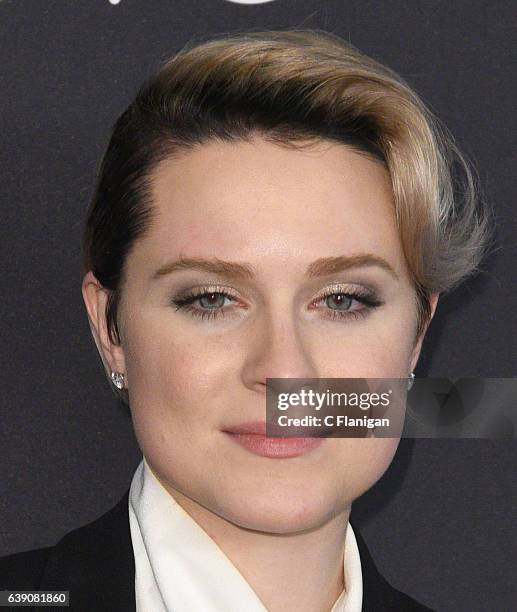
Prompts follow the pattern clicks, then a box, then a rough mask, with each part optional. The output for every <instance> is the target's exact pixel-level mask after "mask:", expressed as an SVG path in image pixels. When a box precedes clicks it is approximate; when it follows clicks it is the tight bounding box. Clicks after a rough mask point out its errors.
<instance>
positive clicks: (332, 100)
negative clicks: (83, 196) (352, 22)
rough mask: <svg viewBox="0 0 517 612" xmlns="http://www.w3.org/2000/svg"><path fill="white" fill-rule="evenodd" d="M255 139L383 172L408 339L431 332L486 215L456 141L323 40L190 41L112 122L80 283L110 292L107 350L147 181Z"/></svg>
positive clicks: (479, 253)
mask: <svg viewBox="0 0 517 612" xmlns="http://www.w3.org/2000/svg"><path fill="white" fill-rule="evenodd" d="M255 135H259V136H261V137H263V138H265V139H267V140H269V141H271V142H275V143H277V144H278V145H281V146H287V147H294V148H296V147H303V146H304V144H303V141H311V140H312V141H317V140H318V139H327V140H331V141H334V142H339V143H342V144H345V145H348V146H350V147H353V148H354V149H356V150H357V151H359V152H362V153H365V154H367V155H370V156H371V157H372V158H374V159H376V160H378V161H380V162H381V163H383V164H384V165H385V167H386V169H387V171H388V173H389V176H390V179H391V184H392V188H393V197H394V214H395V220H396V224H397V228H398V231H399V234H400V239H401V244H402V248H403V252H404V255H405V258H406V261H407V265H408V269H409V271H410V274H411V277H412V280H413V283H414V287H415V298H416V306H417V310H416V312H417V321H416V337H418V336H419V335H420V334H421V333H422V332H423V331H425V329H426V327H427V324H428V322H429V320H430V314H431V313H430V305H429V296H430V294H431V293H443V292H446V291H450V290H451V289H452V288H454V287H456V286H457V285H458V284H459V283H460V282H461V281H462V280H463V279H465V278H466V277H467V276H470V275H471V274H473V273H474V272H476V271H478V269H479V264H480V262H481V260H482V259H483V258H484V256H485V254H486V253H487V251H488V247H489V244H490V240H491V232H492V226H491V218H490V217H491V215H490V212H491V211H490V210H489V209H488V208H487V207H486V206H483V204H484V203H483V202H482V200H481V199H479V198H478V188H477V182H476V180H475V175H474V173H473V170H472V169H471V167H470V165H469V163H468V162H467V161H466V159H465V157H464V156H463V155H462V154H461V152H460V151H459V150H458V147H457V146H456V144H455V142H454V139H453V137H452V136H451V135H450V133H449V132H448V130H447V129H446V128H445V127H444V126H443V125H442V124H441V123H440V122H439V120H438V119H437V118H436V117H434V116H433V114H432V113H431V111H430V110H429V109H428V108H427V107H426V105H425V104H424V103H423V102H422V100H421V99H420V98H419V96H418V95H417V94H416V93H415V92H414V91H413V89H412V88H411V87H410V86H409V85H408V84H407V83H406V82H405V81H404V80H403V79H402V78H401V77H400V76H399V75H397V74H396V73H395V72H394V71H393V70H391V69H390V68H388V67H386V66H384V65H382V64H380V63H378V62H377V61H375V60H374V59H372V58H370V57H368V56H367V55H365V54H364V53H362V52H361V51H359V50H358V49H356V48H355V47H353V46H352V45H351V44H349V43H347V42H345V41H344V40H342V39H341V38H339V37H338V36H336V35H335V34H331V33H329V32H324V31H321V30H306V29H296V30H275V31H269V30H264V31H247V32H241V33H237V34H233V35H226V36H224V37H218V38H212V39H210V40H208V41H205V42H197V43H196V42H195V41H190V42H189V43H188V44H187V45H185V47H183V48H182V49H181V50H180V51H179V52H178V53H177V54H176V55H174V56H173V57H172V58H171V59H170V60H168V61H167V62H165V63H164V65H163V66H162V67H161V69H160V70H159V71H158V72H157V73H156V74H155V75H154V76H152V77H151V78H150V79H149V80H148V81H147V82H146V83H145V84H144V85H143V86H142V87H141V88H140V90H139V91H138V94H137V96H136V98H135V99H134V101H133V102H132V103H131V104H130V106H129V107H128V108H127V109H126V111H125V112H124V113H123V114H122V115H121V116H120V118H119V119H118V121H117V123H116V124H115V127H114V130H113V134H112V137H111V140H110V143H109V146H108V149H107V151H106V154H105V157H104V159H103V163H102V167H101V172H100V178H99V184H98V187H97V190H96V193H95V195H94V198H93V201H92V203H91V206H90V210H89V213H88V219H87V224H86V229H85V235H84V258H83V272H86V271H88V270H92V271H93V272H94V274H95V276H96V277H97V278H98V280H99V281H100V282H101V284H102V285H103V286H105V287H106V288H108V289H110V300H109V302H108V306H107V312H106V316H107V320H108V329H109V331H110V336H111V337H112V339H113V340H114V341H116V342H119V341H120V337H119V333H118V326H117V320H116V310H117V304H118V301H119V294H120V290H121V287H122V284H123V267H124V262H125V257H126V254H127V252H128V250H129V248H130V247H131V245H132V243H133V242H134V241H135V240H136V239H137V238H138V237H139V236H141V235H142V234H143V233H144V232H145V231H146V229H147V227H148V226H149V223H150V221H151V217H152V201H151V197H150V185H149V179H150V176H151V173H152V171H153V169H154V168H155V167H156V165H157V164H158V163H159V162H160V161H161V160H163V159H165V158H169V157H173V156H174V155H176V154H177V153H179V152H180V151H181V150H185V149H187V150H188V149H189V148H193V147H194V146H197V145H201V144H203V143H204V142H207V141H209V140H211V139H220V140H228V141H232V140H250V139H251V138H252V137H253V136H255ZM121 228H122V231H121ZM124 398H125V400H127V396H125V395H124Z"/></svg>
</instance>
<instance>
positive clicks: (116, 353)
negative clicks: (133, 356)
mask: <svg viewBox="0 0 517 612" xmlns="http://www.w3.org/2000/svg"><path fill="white" fill-rule="evenodd" d="M81 291H82V294H83V300H84V304H85V306H86V311H87V313H88V321H89V323H90V330H91V332H92V336H93V339H94V340H95V344H96V345H97V350H98V351H99V355H100V357H101V359H102V363H103V364H104V367H105V368H106V369H107V372H108V374H110V372H111V371H112V370H114V371H115V372H121V373H122V374H126V363H125V358H124V351H123V350H122V347H121V346H119V345H116V344H113V343H112V341H111V340H110V338H109V335H108V328H107V321H106V304H107V301H108V295H109V291H108V290H107V289H105V288H104V287H103V286H102V285H101V284H100V283H99V281H98V280H97V279H96V277H95V276H94V274H93V272H91V271H89V272H88V273H87V274H85V276H84V278H83V282H82V285H81Z"/></svg>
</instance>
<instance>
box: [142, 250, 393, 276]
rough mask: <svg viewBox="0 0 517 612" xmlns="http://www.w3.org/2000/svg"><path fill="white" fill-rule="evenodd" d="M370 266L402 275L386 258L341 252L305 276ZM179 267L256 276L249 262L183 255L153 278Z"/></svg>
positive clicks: (315, 263) (311, 267)
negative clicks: (341, 253) (343, 253)
mask: <svg viewBox="0 0 517 612" xmlns="http://www.w3.org/2000/svg"><path fill="white" fill-rule="evenodd" d="M367 266H376V267H378V268H381V269H382V270H384V271H386V272H388V273H389V274H390V275H391V276H393V278H395V279H396V280H398V279H399V276H398V274H397V273H396V272H395V270H394V269H393V268H392V266H391V265H390V264H389V263H388V262H387V261H386V260H385V259H383V258H382V257H379V256H377V255H372V254H370V253H358V254H356V255H340V256H337V257H321V258H320V259H317V260H316V261H313V262H312V263H311V264H310V265H309V266H308V267H307V270H306V272H305V275H306V276H308V277H310V278H314V277H319V276H326V275H328V274H335V273H336V272H343V271H344V270H349V269H351V268H363V267H367ZM177 270H201V271H202V272H211V273H212V274H217V275H219V276H224V277H226V278H228V279H234V280H240V281H243V280H251V279H253V278H254V277H255V274H254V272H253V267H252V266H251V265H249V264H247V263H238V262H233V261H225V260H222V259H218V258H217V257H215V258H213V259H204V258H200V257H181V258H180V259H176V260H175V261H171V262H169V263H166V264H164V265H163V266H161V267H160V268H158V269H157V270H156V271H155V273H154V274H153V276H152V279H153V280H157V279H159V278H162V277H163V276H166V275H167V274H171V273H172V272H176V271H177Z"/></svg>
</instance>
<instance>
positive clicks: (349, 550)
mask: <svg viewBox="0 0 517 612" xmlns="http://www.w3.org/2000/svg"><path fill="white" fill-rule="evenodd" d="M129 524H130V530H131V541H132V544H133V552H134V556H135V598H136V612H243V611H246V612H267V608H266V607H265V606H264V604H263V603H262V602H261V601H260V599H259V598H258V596H257V595H256V593H255V592H254V591H253V589H252V588H251V587H250V585H249V584H248V582H247V581H246V579H245V578H244V576H243V575H242V574H241V573H240V572H239V570H238V569H237V568H236V567H235V565H233V563H232V562H231V561H230V559H229V558H228V557H227V556H226V554H225V553H224V552H223V551H222V550H221V548H219V546H218V545H217V544H216V542H215V541H214V540H213V539H212V538H211V537H210V536H209V535H208V534H207V533H206V531H204V530H203V529H202V528H201V527H200V526H199V525H198V523H197V522H196V521H195V520H194V519H193V518H192V517H191V516H190V515H189V514H188V513H187V512H186V511H185V510H184V509H183V508H182V507H181V506H180V505H179V504H178V502H176V500H175V499H174V498H173V497H172V496H171V495H170V494H169V493H168V491H167V490H166V489H165V488H164V487H163V486H162V484H161V483H160V481H159V480H158V479H157V478H156V476H155V475H154V474H153V472H152V470H151V469H150V467H149V466H148V464H147V462H146V461H145V459H142V461H141V462H140V464H139V465H138V467H137V469H136V471H135V474H134V475H133V479H132V481H131V487H130V491H129ZM343 566H344V577H345V585H346V588H347V591H346V592H345V591H343V592H342V593H341V595H340V596H339V598H338V599H337V600H336V602H335V603H334V606H333V607H332V610H331V611H330V612H361V606H362V598H363V584H362V573H361V561H360V558H359V550H358V548H357V542H356V539H355V535H354V532H353V530H352V527H351V525H350V523H347V525H346V537H345V555H344V560H343Z"/></svg>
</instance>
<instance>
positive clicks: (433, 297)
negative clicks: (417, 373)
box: [410, 293, 439, 372]
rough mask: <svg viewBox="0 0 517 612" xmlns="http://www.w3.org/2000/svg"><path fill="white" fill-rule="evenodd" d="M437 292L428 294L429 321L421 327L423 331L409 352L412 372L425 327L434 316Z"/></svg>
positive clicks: (420, 347)
mask: <svg viewBox="0 0 517 612" xmlns="http://www.w3.org/2000/svg"><path fill="white" fill-rule="evenodd" d="M438 296H439V294H438V293H431V295H430V296H429V304H430V306H431V316H430V317H429V321H428V322H427V325H426V326H425V328H424V329H423V331H422V332H421V334H420V336H419V338H418V340H417V342H416V344H415V347H414V349H413V352H412V353H411V365H410V368H411V369H410V372H412V371H413V370H414V369H415V367H416V364H417V362H418V358H419V357H420V351H421V349H422V342H423V341H424V337H425V334H426V332H427V328H428V327H429V323H431V319H432V318H433V317H434V313H435V310H436V305H437V304H438Z"/></svg>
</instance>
